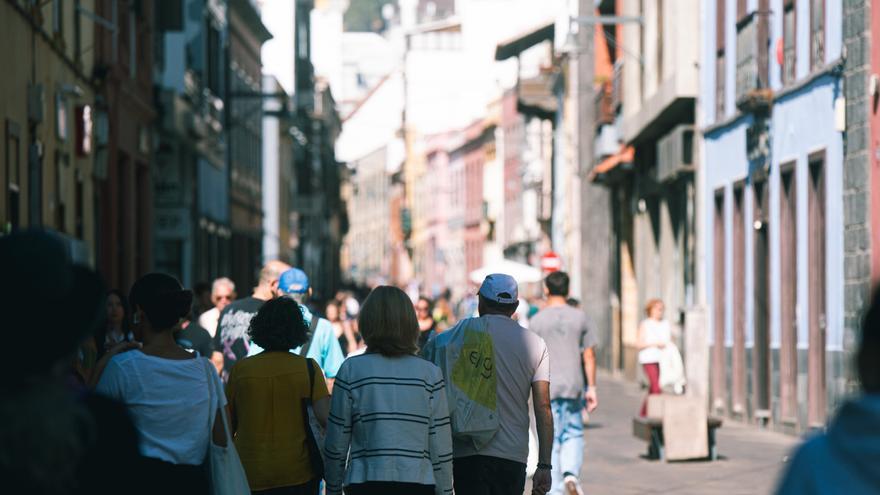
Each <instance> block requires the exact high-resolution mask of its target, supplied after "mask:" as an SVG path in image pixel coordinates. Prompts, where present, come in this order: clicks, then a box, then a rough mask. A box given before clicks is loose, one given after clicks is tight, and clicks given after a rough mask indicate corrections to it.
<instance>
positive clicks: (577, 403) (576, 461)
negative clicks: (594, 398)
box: [550, 399, 584, 495]
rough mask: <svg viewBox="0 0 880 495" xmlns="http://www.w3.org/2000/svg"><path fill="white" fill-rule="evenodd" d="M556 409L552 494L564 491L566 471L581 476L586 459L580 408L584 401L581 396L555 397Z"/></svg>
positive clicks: (581, 408) (552, 401)
mask: <svg viewBox="0 0 880 495" xmlns="http://www.w3.org/2000/svg"><path fill="white" fill-rule="evenodd" d="M550 408H551V410H552V411H553V457H552V460H551V461H550V462H551V463H552V464H553V473H552V476H553V487H552V489H551V490H550V493H551V494H554V495H555V494H561V493H564V491H565V486H564V484H563V482H562V480H563V478H564V477H565V473H571V474H573V475H575V476H580V472H581V464H583V462H584V420H583V418H582V417H581V411H582V410H583V408H584V401H583V400H581V399H553V400H551V401H550Z"/></svg>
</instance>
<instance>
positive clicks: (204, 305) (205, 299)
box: [193, 281, 214, 315]
mask: <svg viewBox="0 0 880 495" xmlns="http://www.w3.org/2000/svg"><path fill="white" fill-rule="evenodd" d="M193 306H195V308H196V311H195V313H196V314H197V315H200V314H202V313H204V312H205V311H208V310H209V309H211V308H212V307H214V304H213V303H212V302H211V286H210V284H208V282H204V281H201V282H196V285H194V286H193Z"/></svg>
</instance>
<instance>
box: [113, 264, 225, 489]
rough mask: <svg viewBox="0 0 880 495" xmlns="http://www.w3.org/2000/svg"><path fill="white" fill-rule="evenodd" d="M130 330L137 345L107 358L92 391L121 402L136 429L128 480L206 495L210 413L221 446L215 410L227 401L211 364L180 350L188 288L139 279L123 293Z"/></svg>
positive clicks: (161, 279)
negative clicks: (134, 461)
mask: <svg viewBox="0 0 880 495" xmlns="http://www.w3.org/2000/svg"><path fill="white" fill-rule="evenodd" d="M129 300H130V301H131V306H132V309H133V316H132V330H133V332H134V336H135V338H136V339H137V340H138V341H141V342H143V347H142V348H141V349H137V350H133V351H130V352H125V353H122V354H118V355H116V356H114V357H113V359H111V360H110V362H109V364H108V365H107V368H106V369H105V370H104V373H103V374H102V375H101V379H100V381H99V382H98V386H97V389H96V391H97V392H98V393H100V394H103V395H106V396H108V397H111V398H113V399H116V400H118V401H120V402H122V403H124V404H125V405H126V406H128V410H129V412H130V414H131V417H132V420H133V421H134V424H135V427H136V429H137V430H138V433H139V434H140V451H141V454H142V455H143V456H144V469H143V475H144V476H143V477H142V478H141V479H139V480H132V482H133V483H138V484H139V485H142V487H143V488H145V490H146V492H147V493H161V492H163V491H164V492H169V491H170V492H172V493H187V494H207V493H208V478H207V473H206V472H205V470H204V469H203V463H204V461H205V458H206V454H207V451H208V442H209V440H210V439H209V436H212V435H211V433H212V432H211V429H212V428H209V424H208V423H209V422H210V414H211V412H212V411H215V412H216V413H217V414H216V418H217V420H216V421H215V424H214V425H213V440H214V443H215V444H217V445H223V446H225V445H226V438H225V435H224V432H223V429H222V427H220V425H221V424H222V419H221V418H222V417H221V415H220V414H219V408H220V407H223V406H225V405H226V400H225V398H224V397H223V395H222V394H217V393H210V392H209V390H222V386H221V385H220V384H219V383H218V380H219V378H218V377H217V373H216V372H214V371H213V370H214V369H213V366H211V364H210V362H209V361H208V360H207V359H204V358H198V357H195V356H194V355H193V354H191V353H189V352H187V351H185V350H184V349H182V348H181V347H180V346H178V345H177V342H175V340H174V329H175V328H176V327H177V326H179V325H180V322H181V320H182V319H183V318H184V317H185V316H186V315H187V314H188V313H189V311H190V307H191V305H192V292H190V291H188V290H184V289H183V287H181V285H180V282H178V281H177V280H176V279H175V278H173V277H170V276H168V275H164V274H160V273H151V274H149V275H145V276H143V277H141V278H140V279H139V280H138V281H137V282H135V284H134V285H133V286H132V288H131V293H130V296H129Z"/></svg>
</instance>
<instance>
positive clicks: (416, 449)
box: [325, 286, 452, 495]
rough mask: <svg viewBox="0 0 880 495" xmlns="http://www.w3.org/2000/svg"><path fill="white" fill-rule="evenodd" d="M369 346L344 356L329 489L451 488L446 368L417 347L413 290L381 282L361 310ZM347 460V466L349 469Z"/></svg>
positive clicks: (329, 447) (384, 493)
mask: <svg viewBox="0 0 880 495" xmlns="http://www.w3.org/2000/svg"><path fill="white" fill-rule="evenodd" d="M359 319H360V328H361V331H362V332H363V335H364V339H365V340H366V342H367V353H366V354H364V355H362V356H358V357H354V358H350V359H348V360H346V361H345V363H343V365H342V367H341V368H340V370H339V374H338V375H337V379H336V386H337V390H336V392H335V393H334V394H333V398H332V403H331V408H330V417H329V422H328V428H327V440H326V444H325V455H326V458H327V473H326V478H325V479H326V480H327V494H328V495H335V494H341V493H342V490H343V485H344V486H345V492H346V493H347V494H351V495H361V494H376V495H380V494H381V495H395V494H400V495H420V494H425V495H427V494H448V493H452V445H451V436H450V429H449V428H450V427H449V424H450V423H449V412H448V404H447V400H446V393H445V387H444V381H443V376H442V373H441V371H440V370H439V369H438V368H437V367H436V366H434V365H433V364H431V363H429V362H428V361H425V360H423V359H421V358H419V357H417V356H416V355H415V354H416V352H418V347H417V345H416V343H417V340H418V336H419V327H418V322H417V319H416V315H415V312H414V311H413V306H412V302H411V301H410V299H409V296H407V295H406V293H404V292H403V291H402V290H400V289H398V288H396V287H388V286H381V287H377V288H376V289H374V290H373V291H372V292H371V293H370V295H369V296H368V297H367V300H366V301H364V305H363V307H362V308H361V311H360V317H359ZM346 466H347V468H346Z"/></svg>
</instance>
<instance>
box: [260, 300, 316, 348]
mask: <svg viewBox="0 0 880 495" xmlns="http://www.w3.org/2000/svg"><path fill="white" fill-rule="evenodd" d="M248 334H250V336H251V340H253V341H254V342H255V343H256V344H257V345H258V346H260V347H262V348H263V349H265V350H267V351H287V350H290V349H296V348H297V347H299V346H301V345H303V344H305V343H306V342H307V341H308V338H309V326H308V325H307V324H306V319H305V317H304V316H303V312H302V309H301V308H300V306H299V304H298V303H297V302H296V301H294V300H293V299H291V298H289V297H280V298H278V299H272V300H271V301H268V302H266V304H264V305H263V307H262V308H260V310H259V311H258V312H257V314H256V315H254V317H253V319H251V326H250V328H249V329H248Z"/></svg>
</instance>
